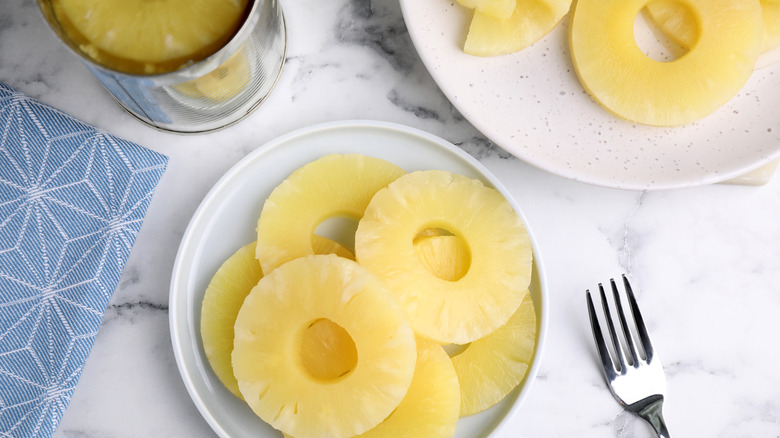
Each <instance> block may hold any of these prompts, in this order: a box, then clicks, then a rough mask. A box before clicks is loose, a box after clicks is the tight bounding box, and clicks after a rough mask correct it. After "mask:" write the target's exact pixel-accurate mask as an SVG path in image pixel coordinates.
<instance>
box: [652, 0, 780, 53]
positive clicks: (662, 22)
mask: <svg viewBox="0 0 780 438" xmlns="http://www.w3.org/2000/svg"><path fill="white" fill-rule="evenodd" d="M760 3H761V19H762V22H763V29H764V34H763V38H762V43H761V51H762V52H766V51H769V50H771V49H774V48H775V47H778V46H780V2H777V1H776V0H761V1H760ZM643 11H644V13H645V15H646V16H647V17H648V18H650V20H651V21H652V22H653V23H655V25H657V26H658V28H659V29H660V30H661V31H662V32H663V33H664V35H666V36H668V37H669V38H671V39H672V41H674V42H675V43H677V44H679V45H680V46H681V47H684V48H686V49H688V48H691V47H693V45H694V44H695V43H696V40H697V39H698V37H699V33H700V32H699V27H698V24H697V20H696V18H695V16H694V15H693V13H692V11H691V9H690V8H688V7H686V6H685V4H684V3H680V2H679V1H677V0H653V1H651V2H650V3H648V4H647V6H645V9H644V10H643Z"/></svg>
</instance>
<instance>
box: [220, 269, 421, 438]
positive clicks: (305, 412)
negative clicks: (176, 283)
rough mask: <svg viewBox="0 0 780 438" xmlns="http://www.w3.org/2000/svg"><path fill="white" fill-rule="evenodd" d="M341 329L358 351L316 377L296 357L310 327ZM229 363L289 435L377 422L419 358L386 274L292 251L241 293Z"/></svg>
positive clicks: (244, 390)
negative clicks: (345, 364) (342, 369)
mask: <svg viewBox="0 0 780 438" xmlns="http://www.w3.org/2000/svg"><path fill="white" fill-rule="evenodd" d="M320 319H328V320H330V321H332V322H333V323H335V324H337V325H339V326H341V327H342V328H343V329H345V330H346V331H347V333H348V334H349V335H350V336H351V337H352V340H353V341H354V344H355V348H356V350H357V355H358V358H359V360H358V361H357V363H356V365H355V367H354V368H353V369H352V370H351V371H349V372H348V373H347V374H346V375H343V376H340V377H338V378H335V379H329V380H322V379H319V378H316V377H314V376H312V374H311V373H310V372H309V371H308V370H307V369H306V367H305V365H304V364H303V363H302V355H301V351H300V347H301V344H302V342H303V339H302V338H303V334H304V332H305V330H306V329H307V327H309V326H310V325H311V324H312V323H313V322H315V321H318V320H320ZM232 359H233V370H234V372H235V376H236V379H237V380H238V387H239V389H240V390H241V394H242V395H243V396H244V399H245V400H246V401H247V403H248V404H249V406H250V407H251V408H252V410H253V411H254V412H255V413H256V414H257V415H258V416H259V417H260V418H261V419H263V420H264V421H265V422H267V423H269V424H270V425H271V426H273V427H274V428H276V429H278V430H281V431H282V432H284V433H287V434H289V435H291V436H328V437H334V438H338V437H352V436H355V435H358V434H361V433H363V432H365V431H367V430H369V429H371V428H373V427H375V426H376V425H377V424H379V423H381V422H382V421H383V420H384V419H385V418H387V416H388V415H390V413H391V412H392V411H393V410H394V409H395V408H396V407H397V406H398V404H399V403H400V402H401V400H402V399H403V397H404V396H405V394H406V392H407V390H408V389H409V385H410V384H411V381H412V377H413V374H414V368H415V362H416V359H417V352H416V342H415V338H414V333H413V332H412V330H411V329H410V328H409V325H408V324H407V323H406V321H405V320H404V316H403V312H402V311H401V310H400V309H399V307H398V305H397V304H396V303H395V301H394V299H393V296H392V295H391V294H390V293H389V292H388V291H387V289H386V288H385V286H384V285H383V284H382V282H381V281H380V280H379V279H378V278H376V277H375V276H374V275H372V274H371V273H370V272H369V271H367V270H366V269H365V268H363V267H362V266H360V265H359V264H357V263H356V262H353V261H351V260H347V259H345V258H342V257H338V256H336V255H332V254H331V255H313V256H306V257H301V258H298V259H295V260H293V261H290V262H288V263H285V264H284V265H282V266H280V267H278V268H277V269H275V270H273V271H272V272H271V273H269V274H267V275H266V276H265V277H264V278H263V279H262V280H260V281H259V282H258V283H257V286H255V287H254V289H252V292H250V294H249V295H248V296H247V298H246V300H245V301H244V304H243V305H242V306H241V310H240V311H239V313H238V318H237V319H236V324H235V341H234V348H233V356H232Z"/></svg>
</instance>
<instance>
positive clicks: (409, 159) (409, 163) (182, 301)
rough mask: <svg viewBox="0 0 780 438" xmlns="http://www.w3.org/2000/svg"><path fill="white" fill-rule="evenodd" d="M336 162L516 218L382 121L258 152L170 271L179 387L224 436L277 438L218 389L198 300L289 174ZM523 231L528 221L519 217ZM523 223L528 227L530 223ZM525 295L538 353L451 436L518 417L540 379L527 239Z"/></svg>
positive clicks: (438, 153) (223, 183) (460, 167)
mask: <svg viewBox="0 0 780 438" xmlns="http://www.w3.org/2000/svg"><path fill="white" fill-rule="evenodd" d="M332 153H342V154H343V153H359V154H363V155H369V156H373V157H378V158H382V159H385V160H387V161H390V162H392V163H395V164H396V165H398V166H400V167H401V168H403V169H405V170H407V171H414V170H423V169H444V170H449V171H452V172H457V173H460V174H462V175H466V176H468V177H472V178H478V179H480V180H482V181H483V182H484V183H486V184H487V185H490V186H493V187H494V188H496V189H497V190H499V191H500V192H501V193H502V194H503V195H504V197H506V198H507V199H508V200H509V202H510V203H511V204H512V206H513V207H514V208H515V209H516V210H517V212H518V213H519V214H520V215H521V217H522V212H521V211H520V208H519V207H518V205H517V203H516V202H515V200H514V199H513V198H512V196H511V195H510V193H509V192H508V191H507V190H506V188H504V187H503V186H502V185H501V183H500V182H499V181H498V180H497V179H496V177H495V176H493V175H492V174H491V173H490V172H489V171H488V170H487V169H485V168H484V167H483V166H482V165H481V164H480V163H479V162H478V161H476V160H475V159H474V158H472V157H471V156H469V155H468V154H466V153H465V152H463V151H462V150H460V149H458V148H457V147H455V146H453V145H452V144H450V143H448V142H446V141H444V140H442V139H440V138H438V137H435V136H433V135H431V134H428V133H425V132H423V131H419V130H415V129H412V128H408V127H404V126H401V125H395V124H390V123H383V122H372V121H347V122H337V123H327V124H322V125H316V126H313V127H311V128H307V129H303V130H299V131H295V132H292V133H290V134H288V135H285V136H283V137H280V138H278V139H276V140H273V141H271V142H270V143H268V144H265V145H263V146H261V147H259V148H258V149H257V150H255V151H254V152H252V153H251V154H249V155H248V156H247V157H245V158H244V159H242V160H241V161H240V162H239V163H237V164H236V165H235V166H234V167H233V168H232V169H230V170H229V171H228V172H227V173H226V174H225V175H224V176H223V177H222V178H221V179H220V180H219V182H217V184H216V185H215V186H214V187H213V188H212V189H211V191H210V192H209V193H208V195H207V196H206V197H205V199H204V200H203V202H202V203H201V205H200V206H199V208H198V209H197V211H196V212H195V214H194V216H193V218H192V220H191V221H190V224H189V226H188V228H187V231H186V232H185V234H184V237H183V238H182V242H181V245H180V247H179V252H178V255H177V257H176V263H175V265H174V268H173V275H172V279H171V292H170V308H169V312H170V316H169V317H170V329H171V338H172V342H173V349H174V354H175V356H176V362H177V364H178V367H179V371H180V373H181V376H182V379H183V380H184V384H185V386H186V387H187V390H188V391H189V394H190V396H191V398H192V400H193V401H194V403H195V405H196V406H197V408H198V410H200V412H201V414H202V415H203V417H204V418H205V419H206V421H207V422H208V423H209V425H211V427H212V428H213V429H214V431H215V432H216V433H217V434H218V435H220V436H222V437H234V438H238V437H254V438H266V437H280V436H281V434H279V433H278V432H276V431H274V430H273V429H272V428H271V427H269V426H268V425H267V424H265V423H264V422H263V421H261V420H260V419H259V418H258V417H257V416H255V414H254V413H253V412H252V411H251V410H250V409H249V408H248V407H247V406H246V405H245V404H244V403H243V402H242V401H241V400H239V399H238V398H236V397H235V396H233V395H232V394H231V393H230V392H229V391H228V390H227V389H225V388H224V387H223V386H222V384H221V383H220V382H219V380H218V379H217V377H216V376H215V374H214V373H213V372H212V370H211V368H210V367H209V364H208V361H207V359H206V356H205V353H204V351H203V347H202V344H201V337H200V306H201V301H202V299H203V294H204V292H205V290H206V287H207V285H208V283H209V281H210V280H211V277H212V276H213V275H214V273H215V272H216V270H217V268H219V266H220V265H221V264H222V262H223V261H224V260H225V259H227V258H228V257H229V256H230V255H231V254H232V253H233V252H234V251H236V250H237V249H238V248H240V247H241V246H243V245H245V244H247V243H250V242H252V241H254V240H255V239H256V236H255V225H256V221H257V218H258V217H259V215H260V210H261V208H262V206H263V202H264V201H265V199H266V198H267V197H268V195H269V194H270V193H271V191H272V190H273V188H274V187H276V185H278V184H279V183H280V182H282V180H284V179H285V178H286V177H287V176H288V175H289V174H290V173H292V172H293V171H294V170H295V169H297V168H299V167H301V166H303V165H304V164H306V163H308V162H310V161H313V160H315V159H317V158H320V157H322V156H324V155H327V154H332ZM523 221H524V222H525V218H523ZM526 224H527V222H526ZM529 234H530V235H531V242H532V244H533V247H534V277H533V279H532V284H531V295H532V297H533V300H534V305H535V307H536V313H537V321H538V326H537V339H536V350H535V352H534V356H533V361H532V363H531V366H530V369H529V370H528V375H527V377H526V379H525V380H524V381H523V383H522V384H521V385H520V386H519V387H518V388H517V389H516V390H515V391H514V392H512V393H511V394H510V395H509V396H508V397H507V398H506V399H505V400H504V401H503V402H502V403H500V404H499V405H497V406H495V407H493V408H491V409H489V410H487V411H485V412H483V413H480V414H477V415H473V416H470V417H466V418H463V419H461V420H459V421H458V428H457V432H456V435H455V436H456V437H458V438H475V437H487V436H490V435H491V434H493V433H494V432H495V431H497V430H498V429H499V428H500V427H501V425H502V421H503V420H504V419H505V418H507V417H509V416H511V415H512V413H513V412H515V411H516V410H517V409H518V407H519V405H520V402H521V400H522V399H523V398H524V396H525V394H526V393H527V392H528V388H529V386H530V384H531V382H532V381H533V379H534V377H535V376H536V374H537V371H538V368H539V362H540V355H541V353H542V350H543V346H544V339H545V337H546V332H547V328H546V327H547V307H548V304H547V299H546V298H545V294H546V290H547V286H546V280H545V276H544V269H543V267H542V262H541V257H540V255H539V252H538V246H537V245H536V243H535V241H534V239H533V234H532V233H531V230H530V228H529Z"/></svg>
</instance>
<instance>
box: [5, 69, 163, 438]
mask: <svg viewBox="0 0 780 438" xmlns="http://www.w3.org/2000/svg"><path fill="white" fill-rule="evenodd" d="M166 163H167V158H166V157H165V156H164V155H160V154H158V153H156V152H153V151H150V150H148V149H146V148H143V147H141V146H139V145H136V144H133V143H131V142H128V141H125V140H122V139H119V138H116V137H113V136H111V135H108V134H106V133H104V132H101V131H99V130H97V129H96V128H94V127H92V126H90V125H87V124H84V123H82V122H80V121H78V120H75V119H73V118H72V117H70V116H68V115H66V114H64V113H62V112H60V111H58V110H56V109H53V108H51V107H48V106H46V105H44V104H42V103H40V102H38V101H36V100H34V99H31V98H29V97H27V96H25V95H23V94H21V93H18V92H16V91H15V90H13V89H12V88H10V87H8V86H7V85H5V84H2V83H0V437H30V436H51V435H52V434H53V433H54V431H55V430H56V428H57V425H58V424H59V421H60V419H61V418H62V415H63V413H64V411H65V409H66V408H67V406H68V403H69V401H70V398H71V396H72V394H73V392H74V390H75V388H76V384H77V383H78V380H79V376H80V375H81V371H82V369H83V366H84V363H85V361H86V359H87V356H88V354H89V351H90V350H91V348H92V345H93V343H94V340H95V335H96V334H97V332H98V329H99V327H100V324H101V321H102V318H103V313H104V311H105V309H106V306H107V305H108V302H109V300H110V298H111V295H112V294H113V291H114V289H115V288H116V286H117V283H118V281H119V276H120V273H121V271H122V269H123V267H124V265H125V262H126V260H127V258H128V255H129V254H130V250H131V249H132V247H133V243H134V242H135V239H136V236H137V235H138V232H139V230H140V228H141V224H142V222H143V219H144V216H145V214H146V210H147V206H148V205H149V202H150V200H151V197H152V194H153V192H154V188H155V187H156V185H157V183H158V182H159V180H160V177H161V176H162V173H163V172H164V170H165V167H166ZM107 389H108V388H107Z"/></svg>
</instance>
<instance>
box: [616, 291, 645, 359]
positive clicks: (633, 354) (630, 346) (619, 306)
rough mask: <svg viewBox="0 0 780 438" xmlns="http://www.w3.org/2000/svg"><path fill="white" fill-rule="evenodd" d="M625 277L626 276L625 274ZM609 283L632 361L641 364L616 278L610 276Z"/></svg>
mask: <svg viewBox="0 0 780 438" xmlns="http://www.w3.org/2000/svg"><path fill="white" fill-rule="evenodd" d="M623 278H625V276H624V277H623ZM609 284H610V286H612V296H613V297H614V299H615V306H616V307H617V314H618V318H619V319H620V327H621V328H622V329H623V336H624V337H625V339H626V343H627V344H628V351H629V353H631V363H632V364H633V365H634V366H637V365H638V364H639V355H638V354H637V351H636V346H635V345H634V338H633V337H632V336H631V331H630V330H629V329H628V322H627V321H626V314H625V312H623V304H622V302H621V301H622V300H621V299H620V293H618V288H617V285H616V284H615V279H614V278H610V279H609Z"/></svg>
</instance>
